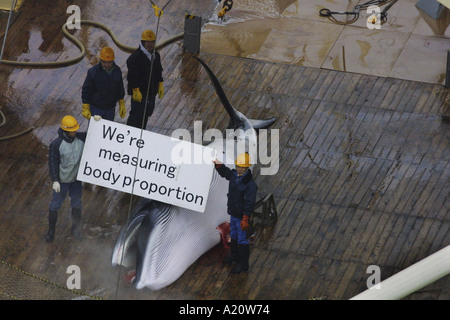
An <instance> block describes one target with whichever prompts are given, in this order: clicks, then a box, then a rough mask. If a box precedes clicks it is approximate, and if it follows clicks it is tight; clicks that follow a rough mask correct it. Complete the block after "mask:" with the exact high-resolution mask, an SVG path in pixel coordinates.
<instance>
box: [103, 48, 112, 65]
mask: <svg viewBox="0 0 450 320" xmlns="http://www.w3.org/2000/svg"><path fill="white" fill-rule="evenodd" d="M114 58H115V57H114V50H113V49H112V48H110V47H104V48H103V49H102V51H100V59H102V60H103V61H106V62H110V61H114Z"/></svg>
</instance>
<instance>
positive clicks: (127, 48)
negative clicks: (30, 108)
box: [1, 20, 184, 68]
mask: <svg viewBox="0 0 450 320" xmlns="http://www.w3.org/2000/svg"><path fill="white" fill-rule="evenodd" d="M80 24H87V25H92V26H96V27H98V28H100V29H103V30H105V31H106V32H107V33H108V34H109V35H110V36H111V38H112V40H113V41H114V43H115V44H116V45H117V46H118V47H119V48H121V49H122V50H124V51H128V52H133V51H134V50H136V49H137V47H130V46H127V45H125V44H123V43H121V42H120V41H119V40H118V39H117V37H116V36H115V34H114V32H112V30H111V29H110V28H108V27H107V26H106V25H104V24H103V23H100V22H96V21H92V20H80ZM61 29H62V32H63V33H64V35H66V37H67V38H69V40H70V41H72V42H73V43H75V45H76V46H77V47H78V48H79V49H80V51H81V53H80V55H79V56H78V57H76V58H73V59H69V60H65V61H52V62H30V61H12V60H1V63H2V64H6V65H11V66H22V67H38V68H42V67H47V68H48V67H62V66H68V65H72V64H75V63H77V62H80V61H81V60H82V59H83V57H84V55H85V54H86V49H85V47H84V46H83V44H82V43H81V42H80V41H79V40H78V39H77V38H75V37H74V36H73V35H71V34H70V33H69V31H67V22H66V23H65V24H64V25H63V26H62V28H61ZM183 36H184V34H183V33H179V34H177V35H175V36H173V37H171V38H169V39H167V40H165V41H163V42H162V43H158V44H157V45H156V49H161V48H163V47H165V46H166V45H168V44H170V43H172V42H174V41H177V40H179V39H181V38H183Z"/></svg>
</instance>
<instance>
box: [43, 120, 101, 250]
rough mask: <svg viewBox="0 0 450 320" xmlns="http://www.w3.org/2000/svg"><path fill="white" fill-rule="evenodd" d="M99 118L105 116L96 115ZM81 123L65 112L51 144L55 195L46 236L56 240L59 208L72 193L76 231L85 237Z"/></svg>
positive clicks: (50, 152) (73, 231) (82, 134)
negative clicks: (80, 175)
mask: <svg viewBox="0 0 450 320" xmlns="http://www.w3.org/2000/svg"><path fill="white" fill-rule="evenodd" d="M94 119H95V120H97V121H98V120H99V119H101V117H100V116H94ZM79 128H80V125H79V124H78V121H77V119H75V117H73V116H70V115H68V116H65V117H64V118H63V119H62V121H61V125H60V128H59V129H58V138H56V139H55V140H53V141H52V143H51V144H50V150H49V157H48V164H49V171H50V178H51V179H52V189H53V195H52V200H51V202H50V207H49V215H48V223H49V228H48V232H47V235H46V236H45V240H46V241H47V242H52V241H53V238H54V236H55V228H56V220H57V219H58V211H59V209H61V206H62V204H63V202H64V199H65V198H66V195H67V193H69V196H70V201H71V206H72V235H73V236H74V237H75V238H76V239H78V240H82V237H81V233H80V229H79V227H80V223H81V190H82V185H81V181H79V180H77V173H78V168H79V166H80V160H81V156H82V154H83V149H84V142H85V140H86V132H78V129H79Z"/></svg>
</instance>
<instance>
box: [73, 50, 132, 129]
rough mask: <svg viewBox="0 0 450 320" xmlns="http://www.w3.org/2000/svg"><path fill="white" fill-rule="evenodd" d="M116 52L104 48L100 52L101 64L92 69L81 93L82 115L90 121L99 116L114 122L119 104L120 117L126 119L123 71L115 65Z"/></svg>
mask: <svg viewBox="0 0 450 320" xmlns="http://www.w3.org/2000/svg"><path fill="white" fill-rule="evenodd" d="M114 59H115V57H114V50H113V49H112V48H110V47H104V48H103V49H102V50H101V51H100V62H99V63H98V64H96V65H95V66H93V67H92V68H90V69H89V70H88V72H87V76H86V79H85V80H84V84H83V88H82V91H81V98H82V102H83V110H82V112H81V114H82V115H83V116H84V117H85V118H86V119H88V120H89V119H90V118H91V115H93V116H94V115H99V116H101V117H102V118H103V119H106V120H110V121H114V116H115V113H116V104H117V102H119V115H120V117H121V118H124V117H125V113H126V109H125V100H124V97H125V90H124V85H123V79H122V71H121V70H120V68H119V67H118V66H117V65H116V64H115V63H114Z"/></svg>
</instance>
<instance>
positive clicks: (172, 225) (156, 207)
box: [112, 58, 276, 290]
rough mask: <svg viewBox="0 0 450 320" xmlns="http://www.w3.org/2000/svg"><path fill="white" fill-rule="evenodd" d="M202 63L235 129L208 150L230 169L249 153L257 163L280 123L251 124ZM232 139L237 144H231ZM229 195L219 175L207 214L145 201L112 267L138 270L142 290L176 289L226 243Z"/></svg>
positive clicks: (128, 227)
mask: <svg viewBox="0 0 450 320" xmlns="http://www.w3.org/2000/svg"><path fill="white" fill-rule="evenodd" d="M196 59H197V60H198V61H199V62H200V63H201V64H202V66H203V67H204V68H205V70H206V71H207V73H208V75H209V77H210V79H211V81H212V83H213V85H214V88H215V90H216V93H217V95H218V97H219V99H220V101H221V103H222V105H223V107H224V108H225V110H226V111H227V114H228V115H229V117H230V122H229V125H228V128H229V129H234V130H226V131H227V132H228V133H229V134H228V136H225V138H224V139H217V140H214V141H213V142H212V143H211V144H209V145H208V147H211V148H214V149H216V150H217V158H218V159H219V160H220V161H221V162H223V163H226V164H234V159H235V158H236V156H237V155H238V154H239V153H242V152H249V153H250V156H251V158H252V159H256V154H255V153H256V151H255V150H256V144H257V130H258V129H263V128H268V127H270V126H271V125H272V124H273V123H274V122H275V120H276V119H275V118H271V119H268V120H253V119H248V118H247V117H246V116H244V115H243V114H242V113H240V112H239V111H237V110H236V109H235V108H234V107H233V106H232V105H231V103H230V102H229V100H228V98H227V96H226V95H225V92H224V90H223V88H222V86H221V84H220V82H219V80H218V79H217V77H216V76H215V75H214V73H213V72H212V71H211V69H210V68H209V67H208V66H207V65H206V63H205V62H203V61H202V60H201V59H200V58H196ZM230 132H233V133H230ZM230 139H231V140H233V141H234V143H229V142H230V141H229V140H230ZM243 146H245V147H243ZM244 149H245V150H244ZM227 192H228V181H227V180H225V179H223V178H221V177H220V176H219V175H218V173H217V172H216V170H214V173H213V176H212V180H211V184H210V189H209V196H208V199H207V203H206V208H205V211H204V213H199V212H196V211H193V210H189V209H185V208H181V207H177V206H173V205H170V204H165V203H162V202H158V201H155V200H151V199H146V198H142V199H140V201H139V203H138V205H137V206H136V208H135V209H134V210H133V211H132V213H131V214H130V217H129V219H128V221H127V223H126V225H124V226H123V227H122V228H121V230H120V233H119V236H118V238H117V240H116V243H115V246H114V248H113V253H112V265H113V266H117V265H120V266H124V267H126V268H135V270H136V276H135V279H134V285H135V287H136V288H137V289H142V288H144V287H147V288H150V289H152V290H159V289H162V288H164V287H166V286H168V285H170V284H171V283H173V282H174V281H176V280H177V279H178V278H179V277H180V276H181V275H182V274H183V273H184V272H185V271H186V269H187V268H189V266H190V265H192V264H193V263H194V262H195V261H196V260H197V259H198V258H199V257H200V256H202V255H203V254H204V253H206V252H207V251H208V250H210V249H211V248H213V247H214V246H216V245H217V244H219V243H220V241H221V235H220V232H219V231H218V229H217V227H218V226H219V225H221V224H223V223H224V222H227V221H228V220H229V216H228V214H227Z"/></svg>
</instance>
